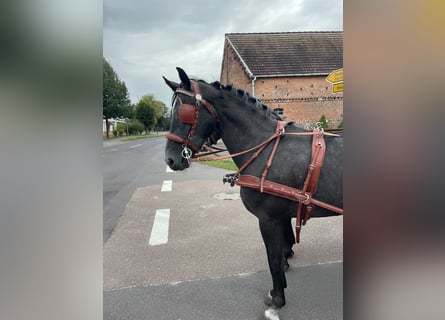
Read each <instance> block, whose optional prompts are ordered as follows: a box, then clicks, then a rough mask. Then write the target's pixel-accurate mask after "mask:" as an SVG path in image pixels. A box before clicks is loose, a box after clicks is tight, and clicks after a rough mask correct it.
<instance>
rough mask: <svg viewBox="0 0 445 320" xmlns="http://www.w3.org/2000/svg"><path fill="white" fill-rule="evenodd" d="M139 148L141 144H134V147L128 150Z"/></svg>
mask: <svg viewBox="0 0 445 320" xmlns="http://www.w3.org/2000/svg"><path fill="white" fill-rule="evenodd" d="M140 146H142V143H139V144H135V145H134V146H131V147H130V149H133V148H137V147H140Z"/></svg>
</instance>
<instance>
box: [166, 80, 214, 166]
mask: <svg viewBox="0 0 445 320" xmlns="http://www.w3.org/2000/svg"><path fill="white" fill-rule="evenodd" d="M191 86H192V91H188V90H185V89H183V88H177V89H176V91H175V95H178V94H184V95H186V96H188V97H191V98H193V99H195V104H194V105H193V104H188V103H183V102H182V100H181V98H180V97H178V99H179V110H178V118H179V120H180V121H182V122H183V123H186V124H190V125H191V128H190V131H189V133H188V135H187V137H186V138H182V137H180V136H177V135H176V134H173V133H171V132H168V133H167V134H166V138H167V139H169V140H172V141H176V142H179V143H182V147H183V149H182V152H181V155H182V157H183V158H185V159H190V158H191V157H192V150H193V151H195V152H199V149H200V147H199V146H196V145H195V144H193V143H192V139H193V137H194V136H195V131H196V128H197V126H198V117H199V111H200V109H201V107H202V106H204V108H206V109H207V111H208V112H209V113H210V115H211V116H212V118H213V119H214V120H215V122H216V123H217V122H218V115H217V113H216V111H215V108H214V107H213V106H212V105H211V104H210V103H208V102H207V101H206V100H205V99H203V98H202V96H201V93H200V91H199V86H198V83H197V82H196V81H193V80H191ZM210 138H211V139H212V136H210ZM213 142H214V143H215V142H216V141H213Z"/></svg>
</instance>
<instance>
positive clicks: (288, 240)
mask: <svg viewBox="0 0 445 320" xmlns="http://www.w3.org/2000/svg"><path fill="white" fill-rule="evenodd" d="M283 230H284V232H283V237H284V247H283V250H284V251H283V255H284V259H285V261H284V271H287V270H288V269H289V263H288V262H287V259H289V258H291V257H292V256H293V255H294V251H293V250H292V247H293V245H294V244H295V236H294V230H293V227H292V222H291V218H289V219H284V220H283Z"/></svg>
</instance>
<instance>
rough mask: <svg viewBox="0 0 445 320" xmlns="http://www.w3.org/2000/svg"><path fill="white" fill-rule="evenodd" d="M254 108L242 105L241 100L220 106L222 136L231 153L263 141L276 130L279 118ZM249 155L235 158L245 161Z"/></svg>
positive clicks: (238, 160) (236, 160)
mask: <svg viewBox="0 0 445 320" xmlns="http://www.w3.org/2000/svg"><path fill="white" fill-rule="evenodd" d="M252 108H253V106H250V105H247V106H246V105H242V103H240V102H239V103H233V104H230V105H225V106H224V107H223V108H220V110H221V112H219V116H220V122H221V125H222V128H223V132H222V137H221V138H222V140H223V141H224V144H225V145H226V147H227V150H228V151H229V152H230V153H231V154H234V153H238V152H241V151H244V150H247V149H249V148H252V147H254V146H256V145H258V144H260V143H262V142H263V141H265V140H266V139H267V138H269V137H270V136H271V135H272V134H273V133H274V132H275V130H276V125H277V120H275V119H273V118H271V117H267V116H265V115H264V113H263V112H262V111H261V110H252ZM247 157H248V156H247V155H243V156H240V157H236V158H235V159H234V160H235V162H243V161H245V160H246V159H245V158H247ZM237 164H238V163H237Z"/></svg>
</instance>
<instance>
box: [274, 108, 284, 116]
mask: <svg viewBox="0 0 445 320" xmlns="http://www.w3.org/2000/svg"><path fill="white" fill-rule="evenodd" d="M273 112H275V113H276V114H277V115H279V116H282V115H283V114H284V112H283V108H275V109H273Z"/></svg>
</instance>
